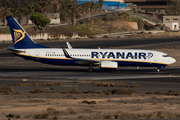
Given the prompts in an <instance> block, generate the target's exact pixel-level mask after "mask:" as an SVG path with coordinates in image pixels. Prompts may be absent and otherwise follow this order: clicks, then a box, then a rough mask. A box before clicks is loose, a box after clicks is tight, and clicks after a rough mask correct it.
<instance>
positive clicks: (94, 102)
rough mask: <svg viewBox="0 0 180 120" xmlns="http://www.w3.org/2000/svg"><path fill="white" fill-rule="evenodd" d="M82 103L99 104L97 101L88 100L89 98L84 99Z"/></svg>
mask: <svg viewBox="0 0 180 120" xmlns="http://www.w3.org/2000/svg"><path fill="white" fill-rule="evenodd" d="M82 103H86V104H97V103H96V101H87V100H83V101H82Z"/></svg>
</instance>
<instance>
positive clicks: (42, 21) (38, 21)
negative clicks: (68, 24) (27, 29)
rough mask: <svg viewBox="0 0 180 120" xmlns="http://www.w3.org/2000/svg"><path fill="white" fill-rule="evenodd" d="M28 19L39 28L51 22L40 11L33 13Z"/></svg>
mask: <svg viewBox="0 0 180 120" xmlns="http://www.w3.org/2000/svg"><path fill="white" fill-rule="evenodd" d="M30 20H31V21H32V22H33V23H34V24H35V25H36V26H37V27H38V28H39V29H42V30H43V29H44V27H45V26H46V25H47V24H49V23H50V22H51V20H50V19H49V18H47V17H45V16H44V15H43V14H41V13H33V14H32V15H31V16H30Z"/></svg>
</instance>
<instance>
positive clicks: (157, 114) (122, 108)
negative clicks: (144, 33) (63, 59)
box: [0, 93, 180, 120]
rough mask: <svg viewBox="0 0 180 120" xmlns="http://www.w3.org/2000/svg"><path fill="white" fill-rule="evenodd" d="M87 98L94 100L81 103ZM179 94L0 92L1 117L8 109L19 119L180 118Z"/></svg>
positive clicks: (5, 118) (7, 113) (7, 112)
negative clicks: (4, 93) (0, 93)
mask: <svg viewBox="0 0 180 120" xmlns="http://www.w3.org/2000/svg"><path fill="white" fill-rule="evenodd" d="M84 100H87V101H89V102H91V101H94V104H90V103H89V104H87V103H86V102H85V103H82V101H84ZM179 104H180V96H166V95H155V94H143V93H141V94H137V93H136V94H135V93H134V94H131V95H104V94H60V93H36V94H35V93H19V94H13V95H1V96H0V107H1V109H0V119H1V120H7V117H6V115H9V114H11V113H13V114H15V115H20V116H21V118H20V119H22V120H25V119H27V120H33V119H35V118H38V117H39V118H40V117H42V118H46V117H47V116H48V119H53V118H54V119H56V118H58V119H154V118H180V105H179Z"/></svg>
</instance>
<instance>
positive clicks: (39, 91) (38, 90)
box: [33, 88, 44, 93]
mask: <svg viewBox="0 0 180 120" xmlns="http://www.w3.org/2000/svg"><path fill="white" fill-rule="evenodd" d="M33 93H44V91H43V90H41V89H39V88H37V89H35V90H34V92H33Z"/></svg>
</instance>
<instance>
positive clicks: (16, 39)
mask: <svg viewBox="0 0 180 120" xmlns="http://www.w3.org/2000/svg"><path fill="white" fill-rule="evenodd" d="M7 21H8V25H9V28H10V31H11V36H12V39H13V44H14V48H15V49H28V48H48V47H45V46H42V45H39V44H37V43H35V42H34V41H33V40H32V39H31V38H30V37H29V35H28V34H27V33H26V31H25V30H24V29H23V28H22V27H21V25H19V23H18V22H17V21H16V20H15V19H14V18H13V17H7Z"/></svg>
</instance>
